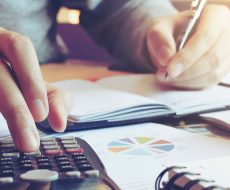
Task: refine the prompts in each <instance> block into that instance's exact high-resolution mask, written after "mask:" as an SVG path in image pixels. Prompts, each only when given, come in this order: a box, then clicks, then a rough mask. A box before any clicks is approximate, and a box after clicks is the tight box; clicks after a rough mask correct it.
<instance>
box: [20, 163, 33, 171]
mask: <svg viewBox="0 0 230 190" xmlns="http://www.w3.org/2000/svg"><path fill="white" fill-rule="evenodd" d="M19 168H20V170H32V169H34V167H33V166H32V164H22V165H20V167H19Z"/></svg>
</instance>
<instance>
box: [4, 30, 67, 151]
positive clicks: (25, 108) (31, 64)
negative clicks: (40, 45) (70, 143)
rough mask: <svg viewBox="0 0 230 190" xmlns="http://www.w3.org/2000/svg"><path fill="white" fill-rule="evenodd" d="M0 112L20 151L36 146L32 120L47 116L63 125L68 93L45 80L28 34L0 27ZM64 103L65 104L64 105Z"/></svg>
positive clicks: (57, 125)
mask: <svg viewBox="0 0 230 190" xmlns="http://www.w3.org/2000/svg"><path fill="white" fill-rule="evenodd" d="M0 41H1V43H0V53H1V55H2V57H3V58H4V60H6V61H7V62H8V63H9V64H10V66H9V65H7V64H6V62H5V61H3V60H2V59H0V112H1V113H2V114H3V116H4V118H5V119H6V120H7V124H8V127H9V130H10V133H11V135H12V138H13V140H14V142H15V144H16V146H17V147H18V148H19V149H20V150H22V151H34V150H36V149H38V147H39V142H40V140H39V135H38V132H37V129H36V126H35V123H34V121H36V122H40V121H43V120H44V119H45V118H46V117H47V116H48V118H49V121H50V123H51V125H52V127H53V129H54V130H56V131H60V132H61V131H63V130H64V128H65V126H66V120H67V119H66V118H67V111H68V109H69V107H70V106H69V105H70V104H68V101H69V98H68V95H67V94H66V93H65V92H62V91H60V90H57V89H55V88H54V87H51V86H49V85H48V84H45V83H44V82H43V79H42V75H41V72H40V68H39V63H38V59H37V55H36V53H35V49H34V47H33V45H32V42H31V41H30V39H29V38H27V37H25V36H22V35H20V34H18V33H15V32H11V31H7V30H5V29H2V28H0ZM67 104H68V105H67Z"/></svg>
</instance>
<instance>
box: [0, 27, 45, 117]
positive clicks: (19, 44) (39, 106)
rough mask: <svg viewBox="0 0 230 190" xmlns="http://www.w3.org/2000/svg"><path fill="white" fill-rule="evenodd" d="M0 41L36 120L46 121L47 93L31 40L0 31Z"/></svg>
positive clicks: (2, 50)
mask: <svg viewBox="0 0 230 190" xmlns="http://www.w3.org/2000/svg"><path fill="white" fill-rule="evenodd" d="M0 41H1V43H0V52H1V53H2V54H3V56H4V58H6V60H7V61H8V62H9V63H10V65H11V67H12V69H13V71H14V73H15V76H16V80H17V81H18V84H19V88H20V90H21V92H22V94H23V97H24V99H25V101H26V103H27V105H28V107H29V109H30V111H31V113H32V115H33V117H34V120H35V121H42V120H44V119H45V118H46V117H47V114H48V100H47V92H46V88H45V86H44V83H43V79H42V75H41V72H40V68H39V63H38V58H37V55H36V52H35V49H34V47H33V44H32V42H31V40H30V39H29V38H27V37H25V36H23V35H21V34H18V33H15V32H11V31H7V30H5V29H0Z"/></svg>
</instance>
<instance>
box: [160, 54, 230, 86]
mask: <svg viewBox="0 0 230 190" xmlns="http://www.w3.org/2000/svg"><path fill="white" fill-rule="evenodd" d="M229 60H230V56H228V59H226V60H225V61H224V62H223V65H224V66H223V67H218V68H217V69H215V70H212V71H211V72H209V73H206V74H204V75H201V76H199V77H197V78H194V79H188V80H177V79H176V80H175V79H172V80H170V79H169V80H166V81H165V82H164V84H165V85H169V86H172V87H176V88H183V89H203V88H207V87H211V86H213V85H216V84H218V83H219V82H220V80H221V79H222V78H223V76H225V75H227V74H228V73H229V70H230V64H229Z"/></svg>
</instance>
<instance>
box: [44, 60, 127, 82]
mask: <svg viewBox="0 0 230 190" xmlns="http://www.w3.org/2000/svg"><path fill="white" fill-rule="evenodd" d="M41 71H42V74H43V77H44V80H45V81H47V82H55V81H60V80H68V79H86V80H92V81H94V80H97V79H99V78H104V77H109V76H115V75H124V74H128V73H125V72H119V71H111V70H108V64H106V63H98V62H90V61H82V60H68V61H66V62H64V63H59V64H57V63H50V64H46V65H41Z"/></svg>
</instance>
